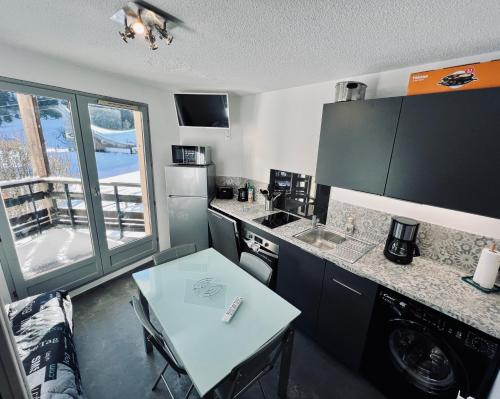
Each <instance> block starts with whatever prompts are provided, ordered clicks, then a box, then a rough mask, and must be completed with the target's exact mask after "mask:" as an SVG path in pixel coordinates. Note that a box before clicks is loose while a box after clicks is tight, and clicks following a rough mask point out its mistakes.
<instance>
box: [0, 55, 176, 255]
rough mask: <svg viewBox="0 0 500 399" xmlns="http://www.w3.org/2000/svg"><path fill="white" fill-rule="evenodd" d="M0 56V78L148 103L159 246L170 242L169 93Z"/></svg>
mask: <svg viewBox="0 0 500 399" xmlns="http://www.w3.org/2000/svg"><path fill="white" fill-rule="evenodd" d="M0 53H1V54H2V62H1V63H0V76H4V77H9V78H16V79H22V80H27V81H31V82H37V83H43V84H47V85H52V86H58V87H63V88H67V89H75V90H80V91H85V92H89V93H94V94H102V95H106V96H111V97H117V98H122V99H126V100H133V101H139V102H143V103H146V104H148V106H149V119H150V131H151V144H152V152H153V170H154V182H155V184H154V189H155V196H156V205H157V217H158V233H159V240H160V247H161V248H167V247H168V246H169V244H170V239H169V229H168V212H167V204H166V196H165V195H163V194H164V193H165V178H164V167H165V165H167V164H168V163H169V162H170V161H171V153H170V145H171V144H176V143H178V141H179V130H178V127H177V119H176V115H175V107H174V103H173V97H172V96H171V95H169V92H168V91H166V90H164V89H159V88H156V87H153V86H151V83H144V82H142V81H140V80H137V79H131V78H129V77H124V76H120V75H115V74H111V73H105V72H100V71H97V70H92V69H89V68H85V67H82V66H79V65H75V64H71V63H68V62H66V61H61V60H59V59H56V58H52V57H47V56H45V55H43V54H40V53H33V52H30V51H26V50H22V49H19V48H13V47H8V46H4V45H0ZM124 57H126V54H125V53H124ZM124 62H126V58H124Z"/></svg>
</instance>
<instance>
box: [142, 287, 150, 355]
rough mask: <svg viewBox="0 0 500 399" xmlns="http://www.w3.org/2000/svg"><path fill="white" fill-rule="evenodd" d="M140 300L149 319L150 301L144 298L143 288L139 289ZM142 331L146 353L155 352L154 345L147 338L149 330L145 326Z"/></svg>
mask: <svg viewBox="0 0 500 399" xmlns="http://www.w3.org/2000/svg"><path fill="white" fill-rule="evenodd" d="M139 300H140V301H141V305H142V307H143V309H144V313H146V317H147V318H148V320H149V304H148V301H147V300H146V298H144V295H142V292H141V290H139ZM142 333H143V335H144V347H145V349H146V353H151V352H153V345H152V344H151V342H149V340H148V339H147V337H148V335H149V334H148V332H147V331H146V329H144V328H143V329H142Z"/></svg>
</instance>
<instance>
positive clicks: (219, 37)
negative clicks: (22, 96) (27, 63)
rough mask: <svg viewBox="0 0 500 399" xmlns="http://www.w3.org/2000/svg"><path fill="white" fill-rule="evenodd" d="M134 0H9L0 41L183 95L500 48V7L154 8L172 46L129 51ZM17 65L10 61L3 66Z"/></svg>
mask: <svg viewBox="0 0 500 399" xmlns="http://www.w3.org/2000/svg"><path fill="white" fill-rule="evenodd" d="M126 2H127V0H122V1H120V0H85V1H83V0H46V1H41V0H37V1H33V0H0V7H1V9H2V16H1V17H0V18H1V22H0V41H3V42H5V43H6V44H9V45H11V46H20V47H23V48H28V49H33V50H37V51H41V52H44V53H47V54H49V55H53V56H57V57H61V58H64V59H67V60H70V61H72V62H75V63H78V64H86V65H89V66H92V67H94V68H97V69H102V70H107V71H112V72H115V73H119V74H126V75H130V76H134V77H138V78H142V79H147V80H151V81H154V82H157V83H158V84H162V85H168V86H174V87H177V88H182V89H203V90H210V89H213V90H220V89H224V90H231V91H237V92H260V91H267V90H273V89H278V88H285V87H292V86H299V85H303V84H308V83H314V82H321V81H327V80H334V79H338V78H342V77H347V76H355V75H360V74H365V73H372V72H379V71H383V70H388V69H394V68H400V67H405V66H410V65H418V64H423V63H428V62H434V61H440V60H446V59H451V58H456V57H462V56H468V55H474V54H480V53H486V52H490V51H495V50H498V49H499V45H500V24H499V23H498V21H499V20H500V3H499V2H498V0H475V1H471V0H419V1H415V0H399V1H398V0H378V1H377V0H372V1H369V0H350V1H347V0H336V1H335V0H309V1H306V0H288V1H286V0H260V1H259V0H253V1H252V0H227V1H224V0H207V1H203V0H198V1H196V0H176V1H174V0H151V1H150V2H151V3H152V4H154V5H155V6H157V7H159V8H161V9H163V10H164V11H166V12H168V13H169V14H172V15H174V16H175V17H177V18H179V19H180V20H181V21H183V24H182V25H181V26H179V27H177V28H175V30H174V31H173V34H174V36H175V39H174V42H173V44H172V45H171V46H170V47H168V48H167V47H165V46H164V44H163V43H160V49H158V50H157V51H156V52H151V51H150V50H149V49H148V48H147V44H146V43H145V41H143V40H142V38H136V39H135V40H133V41H132V42H131V43H129V44H128V45H127V44H125V43H123V42H122V41H121V40H120V37H119V36H118V33H117V32H118V30H119V29H120V28H121V27H120V25H118V24H116V23H114V22H113V21H111V20H110V19H109V18H110V16H111V15H112V14H113V13H114V12H115V11H116V10H118V9H119V8H120V7H122V6H123V5H124V4H126ZM1 62H8V57H7V54H2V61H1Z"/></svg>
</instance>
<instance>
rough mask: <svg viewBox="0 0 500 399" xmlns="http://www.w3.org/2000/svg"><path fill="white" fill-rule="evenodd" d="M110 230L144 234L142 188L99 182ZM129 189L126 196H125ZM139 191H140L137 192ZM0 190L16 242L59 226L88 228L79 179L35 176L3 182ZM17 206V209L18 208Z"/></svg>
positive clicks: (131, 184) (134, 185)
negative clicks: (124, 191) (124, 190)
mask: <svg viewBox="0 0 500 399" xmlns="http://www.w3.org/2000/svg"><path fill="white" fill-rule="evenodd" d="M99 186H100V189H101V195H100V197H101V201H102V204H103V214H104V223H105V225H106V229H107V230H110V229H111V230H117V231H119V232H120V238H122V237H123V233H124V232H125V231H139V232H141V231H145V226H144V212H143V206H142V194H141V185H140V184H139V183H126V182H100V183H99ZM126 188H128V190H126V191H128V192H127V193H122V192H121V191H123V189H126ZM134 189H137V190H134ZM0 191H1V193H2V198H3V201H4V204H5V207H6V209H7V214H8V215H9V222H10V225H11V227H12V230H13V233H14V235H15V237H16V239H21V238H23V237H26V236H30V235H33V234H37V233H41V232H42V231H43V230H44V229H48V228H51V227H55V226H58V225H63V226H71V227H73V228H77V227H84V226H88V224H89V220H88V215H87V209H86V206H85V201H84V195H83V190H82V183H81V181H80V180H79V179H73V178H64V177H62V178H60V177H41V178H40V177H36V178H27V179H21V180H11V181H8V182H0ZM16 207H17V208H16Z"/></svg>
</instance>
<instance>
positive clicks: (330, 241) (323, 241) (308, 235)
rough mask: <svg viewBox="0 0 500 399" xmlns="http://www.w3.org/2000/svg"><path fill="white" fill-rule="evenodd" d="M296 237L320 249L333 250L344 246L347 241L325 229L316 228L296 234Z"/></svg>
mask: <svg viewBox="0 0 500 399" xmlns="http://www.w3.org/2000/svg"><path fill="white" fill-rule="evenodd" d="M294 237H295V238H297V239H299V240H300V241H303V242H305V243H306V244H310V245H313V246H315V247H316V248H320V249H333V248H335V246H336V245H337V244H342V243H343V242H344V241H345V240H346V239H345V238H344V237H342V236H340V235H338V234H335V233H332V232H331V231H328V230H325V228H324V227H315V228H313V229H310V230H306V231H304V232H302V233H299V234H296V235H295V236H294Z"/></svg>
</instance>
